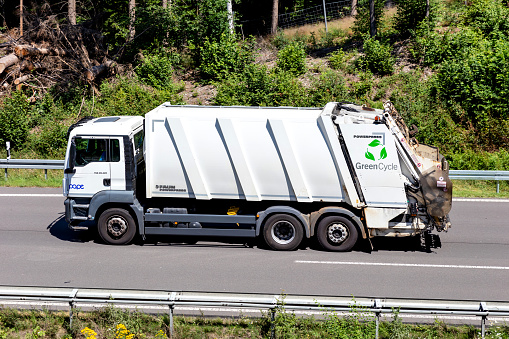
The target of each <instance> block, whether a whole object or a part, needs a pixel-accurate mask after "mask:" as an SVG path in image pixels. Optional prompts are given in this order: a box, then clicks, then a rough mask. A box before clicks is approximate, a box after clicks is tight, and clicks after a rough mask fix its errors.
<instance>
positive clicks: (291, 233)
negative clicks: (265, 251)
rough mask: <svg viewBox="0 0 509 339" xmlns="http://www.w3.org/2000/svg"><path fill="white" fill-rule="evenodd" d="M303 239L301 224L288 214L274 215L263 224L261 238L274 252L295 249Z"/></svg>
mask: <svg viewBox="0 0 509 339" xmlns="http://www.w3.org/2000/svg"><path fill="white" fill-rule="evenodd" d="M303 237H304V231H303V229H302V225H301V223H300V222H299V221H298V220H297V219H296V218H295V217H293V216H291V215H288V214H274V215H273V216H271V217H269V218H268V219H267V221H266V222H265V226H264V228H263V238H264V239H265V243H266V244H267V245H268V246H269V247H270V248H272V249H273V250H276V251H291V250H294V249H296V248H297V247H298V246H299V245H300V243H301V241H302V238H303Z"/></svg>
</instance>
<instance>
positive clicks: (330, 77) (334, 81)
mask: <svg viewBox="0 0 509 339" xmlns="http://www.w3.org/2000/svg"><path fill="white" fill-rule="evenodd" d="M307 97H308V98H309V99H308V101H307V102H306V105H305V106H310V107H322V106H325V104H327V103H328V102H331V101H349V95H348V88H347V87H346V81H345V79H344V77H343V76H342V75H341V74H340V73H338V72H335V71H327V72H324V73H322V74H320V76H319V77H318V78H317V79H315V80H314V81H313V83H312V85H311V88H310V90H309V95H308V96H307Z"/></svg>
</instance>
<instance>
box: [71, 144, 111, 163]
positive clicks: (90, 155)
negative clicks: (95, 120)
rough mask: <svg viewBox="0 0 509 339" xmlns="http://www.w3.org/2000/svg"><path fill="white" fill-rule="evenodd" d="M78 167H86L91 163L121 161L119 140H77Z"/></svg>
mask: <svg viewBox="0 0 509 339" xmlns="http://www.w3.org/2000/svg"><path fill="white" fill-rule="evenodd" d="M75 144H76V165H77V166H85V165H86V164H88V163H91V162H106V161H110V162H117V161H120V145H119V141H118V140H117V139H113V140H108V139H86V138H76V139H75Z"/></svg>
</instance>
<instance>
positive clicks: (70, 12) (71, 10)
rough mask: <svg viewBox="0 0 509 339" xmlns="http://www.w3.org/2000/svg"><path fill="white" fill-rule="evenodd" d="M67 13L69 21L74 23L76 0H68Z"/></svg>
mask: <svg viewBox="0 0 509 339" xmlns="http://www.w3.org/2000/svg"><path fill="white" fill-rule="evenodd" d="M67 15H68V17H69V23H70V24H71V25H76V0H69V3H68V5H67Z"/></svg>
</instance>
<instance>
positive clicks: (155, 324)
mask: <svg viewBox="0 0 509 339" xmlns="http://www.w3.org/2000/svg"><path fill="white" fill-rule="evenodd" d="M384 319H385V320H383V321H382V322H381V323H380V338H480V330H479V329H478V328H475V327H473V326H465V325H461V326H451V325H447V324H445V323H443V322H442V321H439V320H438V319H437V320H435V322H434V323H433V324H419V325H413V324H406V323H403V322H402V321H401V318H400V317H399V316H398V314H394V315H393V316H392V319H391V317H389V318H384ZM169 323H170V319H169V317H168V315H154V314H145V313H142V312H139V311H138V310H135V311H126V310H122V309H120V308H116V307H114V306H107V307H103V308H99V309H96V310H93V311H90V312H82V311H80V310H79V309H75V312H74V316H73V322H72V328H71V327H70V323H69V314H68V313H67V312H62V311H58V312H52V311H48V310H42V311H40V310H15V309H10V308H1V306H0V338H2V339H10V338H13V339H14V338H20V339H21V338H25V339H38V338H86V339H95V338H111V339H117V338H118V339H120V338H133V339H134V338H168V337H169V336H170V328H169ZM272 326H273V328H274V331H275V334H276V338H317V339H318V338H359V339H360V338H373V337H374V334H375V332H374V331H375V323H374V315H373V314H370V313H369V312H364V311H362V310H359V309H355V308H352V310H351V311H350V312H349V313H348V314H346V315H338V314H336V313H335V312H334V311H331V310H325V309H324V310H323V317H321V319H320V320H317V319H315V318H313V317H297V316H296V315H295V314H294V313H292V312H289V311H287V310H285V309H284V307H279V308H277V309H276V315H275V320H274V322H272V321H271V319H270V316H269V314H268V312H262V314H260V317H255V318H246V317H240V318H206V317H203V316H201V317H184V316H177V317H175V318H174V332H173V336H172V338H173V339H180V338H197V339H198V338H200V339H201V338H218V339H222V338H224V339H226V338H228V339H234V338H268V337H270V333H271V327H272ZM508 336H509V327H508V326H507V325H503V326H489V327H488V328H487V336H486V338H508Z"/></svg>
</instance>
